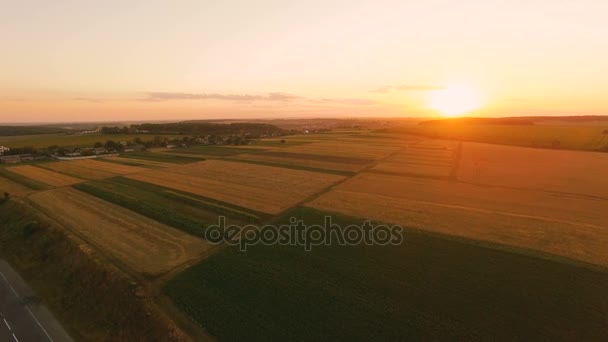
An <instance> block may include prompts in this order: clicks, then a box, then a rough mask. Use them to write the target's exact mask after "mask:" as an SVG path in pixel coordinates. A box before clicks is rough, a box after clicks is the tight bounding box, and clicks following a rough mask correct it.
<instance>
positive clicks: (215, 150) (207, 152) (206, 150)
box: [167, 145, 265, 157]
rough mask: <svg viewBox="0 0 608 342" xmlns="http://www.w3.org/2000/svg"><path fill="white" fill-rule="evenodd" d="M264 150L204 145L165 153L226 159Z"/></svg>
mask: <svg viewBox="0 0 608 342" xmlns="http://www.w3.org/2000/svg"><path fill="white" fill-rule="evenodd" d="M262 151H265V150H264V149H259V148H257V149H256V148H247V147H228V146H221V145H205V146H193V147H185V148H175V149H172V150H170V151H167V153H185V154H195V155H196V154H200V155H204V156H214V157H226V156H235V155H237V154H243V153H254V152H262Z"/></svg>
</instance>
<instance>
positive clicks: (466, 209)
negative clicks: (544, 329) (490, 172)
mask: <svg viewBox="0 0 608 342" xmlns="http://www.w3.org/2000/svg"><path fill="white" fill-rule="evenodd" d="M307 205H308V206H311V207H314V208H317V209H322V210H328V211H333V212H338V213H342V214H345V215H351V216H356V217H361V218H368V219H372V220H377V221H380V222H387V223H392V224H400V225H403V226H406V227H410V228H416V229H423V230H428V231H433V232H438V233H442V234H448V235H454V236H460V237H465V238H470V239H474V240H482V241H487V242H493V243H500V244H505V245H511V246H516V247H524V248H529V249H535V250H539V251H543V252H547V253H552V254H556V255H561V256H565V257H570V258H573V259H578V260H581V261H585V262H589V263H594V264H601V265H608V250H607V249H606V248H605V246H606V245H607V244H608V224H607V223H606V222H605V213H606V212H608V201H603V200H599V201H598V200H597V199H591V198H580V197H578V198H577V197H572V196H567V195H560V194H553V193H545V192H538V191H527V190H517V189H505V188H496V187H487V186H477V185H472V184H466V183H461V182H455V181H448V180H445V181H444V180H433V179H416V178H407V177H402V176H391V175H381V174H365V173H364V174H361V175H358V176H356V177H354V178H353V179H351V180H349V181H347V182H345V183H343V184H340V185H339V186H337V187H336V188H335V189H333V190H332V191H331V192H329V193H327V194H324V195H322V196H321V197H319V198H318V199H316V200H314V201H312V202H311V203H309V204H307Z"/></svg>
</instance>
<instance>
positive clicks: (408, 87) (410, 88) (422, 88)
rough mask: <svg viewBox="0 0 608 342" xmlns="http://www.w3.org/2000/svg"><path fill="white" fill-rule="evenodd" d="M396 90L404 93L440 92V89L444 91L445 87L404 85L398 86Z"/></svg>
mask: <svg viewBox="0 0 608 342" xmlns="http://www.w3.org/2000/svg"><path fill="white" fill-rule="evenodd" d="M395 89H397V90H402V91H429V90H440V89H443V87H440V86H436V85H419V84H415V85H409V84H403V85H399V86H396V87H395Z"/></svg>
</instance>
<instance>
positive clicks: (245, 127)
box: [131, 122, 284, 135]
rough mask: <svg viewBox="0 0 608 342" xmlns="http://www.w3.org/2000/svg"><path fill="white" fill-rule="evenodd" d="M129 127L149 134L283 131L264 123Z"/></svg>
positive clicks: (175, 124) (188, 123)
mask: <svg viewBox="0 0 608 342" xmlns="http://www.w3.org/2000/svg"><path fill="white" fill-rule="evenodd" d="M131 129H136V130H140V131H146V132H148V133H151V134H196V135H207V134H215V135H226V134H244V133H246V134H252V135H263V134H282V133H284V131H283V130H282V129H281V128H279V127H277V126H274V125H270V124H264V123H230V124H220V123H209V122H175V123H162V124H149V123H147V124H141V125H131Z"/></svg>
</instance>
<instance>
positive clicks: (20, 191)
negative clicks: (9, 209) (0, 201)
mask: <svg viewBox="0 0 608 342" xmlns="http://www.w3.org/2000/svg"><path fill="white" fill-rule="evenodd" d="M32 191H33V190H32V189H30V188H28V187H26V186H24V185H22V184H19V183H17V182H13V181H12V180H10V179H8V178H5V177H3V176H2V175H0V196H4V193H8V194H9V195H11V196H23V195H27V194H29V193H31V192H32ZM0 198H1V197H0Z"/></svg>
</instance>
